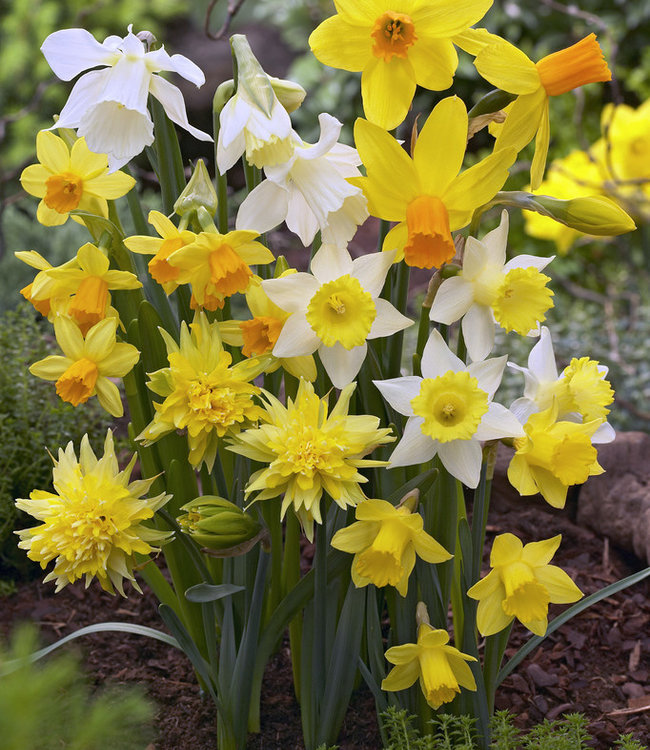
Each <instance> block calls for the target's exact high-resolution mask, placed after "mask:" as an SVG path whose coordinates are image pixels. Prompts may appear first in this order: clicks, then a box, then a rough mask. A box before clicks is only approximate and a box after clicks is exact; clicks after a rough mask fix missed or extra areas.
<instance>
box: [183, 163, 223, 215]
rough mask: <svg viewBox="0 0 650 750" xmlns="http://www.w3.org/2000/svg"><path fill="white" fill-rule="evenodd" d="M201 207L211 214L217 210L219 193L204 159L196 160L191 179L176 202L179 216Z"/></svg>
mask: <svg viewBox="0 0 650 750" xmlns="http://www.w3.org/2000/svg"><path fill="white" fill-rule="evenodd" d="M201 207H203V208H205V210H206V211H207V212H208V213H209V214H210V216H214V215H215V213H216V212H217V194H216V192H215V189H214V186H213V184H212V180H211V179H210V175H209V174H208V170H207V169H206V167H205V162H204V161H203V159H199V160H198V161H197V162H196V166H195V167H194V173H193V174H192V176H191V177H190V181H189V182H188V183H187V185H186V186H185V189H184V190H183V192H182V193H181V194H180V195H179V196H178V198H177V200H176V203H174V211H175V212H176V213H177V214H178V215H179V216H184V215H185V214H188V213H191V212H192V211H198V209H199V208H201Z"/></svg>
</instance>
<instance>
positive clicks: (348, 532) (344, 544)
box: [331, 521, 378, 554]
mask: <svg viewBox="0 0 650 750" xmlns="http://www.w3.org/2000/svg"><path fill="white" fill-rule="evenodd" d="M377 531H378V524H376V523H367V522H365V521H356V522H355V523H353V524H350V526H348V527H346V528H345V529H339V531H337V532H336V534H334V536H333V537H332V541H331V545H332V547H334V549H340V550H341V551H342V552H349V553H350V554H355V553H357V552H361V550H364V549H366V547H369V546H370V545H371V544H372V543H373V541H374V539H375V537H376V536H377Z"/></svg>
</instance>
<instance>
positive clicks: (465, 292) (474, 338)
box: [430, 211, 553, 360]
mask: <svg viewBox="0 0 650 750" xmlns="http://www.w3.org/2000/svg"><path fill="white" fill-rule="evenodd" d="M507 239H508V212H507V211H504V212H503V213H502V214H501V224H500V225H499V226H498V227H497V228H496V229H493V230H492V231H491V232H488V233H487V234H486V235H485V237H483V240H482V241H479V240H477V239H475V238H474V237H468V238H467V242H466V243H465V252H464V255H463V268H462V270H461V271H460V273H459V274H458V275H457V276H453V277H451V278H449V279H445V280H444V281H443V282H442V284H441V285H440V288H439V289H438V291H437V293H436V296H435V298H434V300H433V305H432V306H431V312H430V317H431V320H435V321H438V322H439V323H444V324H446V325H449V324H451V323H453V322H454V321H456V320H458V319H459V318H461V317H462V318H463V322H462V330H463V336H464V338H465V343H466V344H467V351H468V353H469V356H470V357H471V358H472V359H473V360H479V359H485V357H487V355H488V354H489V353H490V352H491V351H492V347H493V346H494V324H495V323H496V324H497V325H499V326H500V327H501V328H503V329H504V330H506V331H516V332H517V333H519V334H521V335H522V336H526V335H527V334H529V333H531V332H532V333H537V331H538V330H539V323H540V322H541V321H542V320H544V319H545V313H546V311H547V310H548V309H549V307H552V305H553V303H552V302H551V297H552V296H553V292H552V291H551V290H550V289H548V288H547V286H546V285H547V283H548V282H549V281H550V278H549V277H548V276H545V275H544V274H542V273H541V271H542V269H543V268H545V267H546V266H547V265H548V264H549V263H550V262H551V260H552V258H544V257H538V256H535V255H517V256H515V257H514V258H513V259H512V260H509V261H508V262H507V263H506V243H507Z"/></svg>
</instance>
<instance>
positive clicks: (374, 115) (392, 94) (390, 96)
mask: <svg viewBox="0 0 650 750" xmlns="http://www.w3.org/2000/svg"><path fill="white" fill-rule="evenodd" d="M414 93H415V71H414V70H413V66H412V65H411V63H410V62H409V61H408V59H407V58H403V57H393V58H392V60H391V61H390V62H384V60H381V59H379V58H376V57H375V58H373V59H372V60H370V62H369V63H368V65H367V66H366V67H365V68H364V69H363V73H362V74H361V97H362V99H363V111H364V112H365V115H366V117H367V118H368V120H370V121H371V122H373V123H375V124H376V125H379V126H380V127H382V128H384V130H392V129H393V128H396V127H397V126H398V125H399V124H400V123H401V122H402V121H403V120H404V118H405V117H406V115H407V114H408V110H409V107H410V106H411V101H412V100H413V94H414Z"/></svg>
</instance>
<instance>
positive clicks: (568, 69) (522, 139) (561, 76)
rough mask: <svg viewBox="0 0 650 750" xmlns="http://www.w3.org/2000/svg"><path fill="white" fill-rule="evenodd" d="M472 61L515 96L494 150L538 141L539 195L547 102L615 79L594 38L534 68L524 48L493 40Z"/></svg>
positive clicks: (535, 173)
mask: <svg viewBox="0 0 650 750" xmlns="http://www.w3.org/2000/svg"><path fill="white" fill-rule="evenodd" d="M493 39H494V41H493V42H492V43H488V44H486V45H485V46H484V47H483V49H481V50H480V51H479V52H478V54H477V55H476V58H475V60H474V64H475V65H476V69H477V70H478V72H479V73H480V74H481V75H482V76H483V78H485V79H486V80H487V81H489V82H490V83H491V84H492V85H494V86H497V87H498V88H500V89H503V90H504V91H509V92H510V93H512V94H517V98H516V99H515V101H514V102H513V103H512V104H511V105H510V106H509V107H508V109H507V113H508V114H507V117H506V121H505V122H504V124H503V125H502V126H499V127H498V136H497V139H496V143H495V144H494V148H495V149H500V148H506V147H508V146H514V147H515V148H516V149H517V151H521V149H522V148H524V146H526V144H528V143H530V142H531V141H532V140H533V138H535V139H536V140H535V155H534V157H533V163H532V166H531V169H530V182H531V185H532V188H533V190H537V188H538V187H539V185H540V183H541V181H542V178H543V176H544V168H545V166H546V155H547V153H548V144H549V138H550V125H549V97H550V96H559V95H560V94H566V93H567V92H568V91H571V90H572V89H575V88H577V87H578V86H584V85H585V84H587V83H597V82H599V81H610V80H611V78H612V74H611V72H610V70H609V68H608V67H607V63H606V62H605V59H604V58H603V52H602V50H601V48H600V45H599V44H598V42H597V41H596V35H595V34H589V36H586V37H585V38H584V39H582V40H580V41H579V42H577V43H576V44H574V45H572V46H571V47H567V48H566V49H563V50H560V51H559V52H554V53H553V54H551V55H547V56H546V57H543V58H542V59H541V60H540V61H539V62H537V63H534V62H533V61H532V60H531V59H530V58H529V57H527V55H525V54H524V53H523V52H522V51H521V50H520V49H517V47H515V46H514V45H513V44H510V42H507V41H506V40H505V39H501V38H500V37H496V36H495V37H493Z"/></svg>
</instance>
